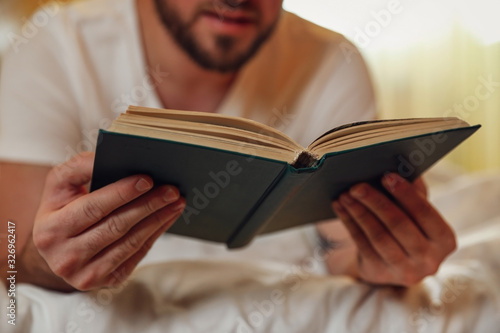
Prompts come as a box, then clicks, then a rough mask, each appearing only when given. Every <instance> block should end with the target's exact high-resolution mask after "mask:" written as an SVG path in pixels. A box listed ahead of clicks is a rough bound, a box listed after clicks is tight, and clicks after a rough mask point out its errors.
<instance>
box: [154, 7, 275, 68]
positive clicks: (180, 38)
mask: <svg viewBox="0 0 500 333" xmlns="http://www.w3.org/2000/svg"><path fill="white" fill-rule="evenodd" d="M236 2H237V1H236ZM234 3H235V1H234V0H212V1H209V2H207V3H206V4H203V5H201V6H200V7H199V8H198V10H197V11H196V13H195V15H193V17H192V18H191V19H190V20H183V19H182V18H181V15H179V14H178V12H177V11H176V9H175V8H174V6H171V5H170V4H169V1H168V0H155V5H156V9H157V12H158V15H159V17H160V20H161V21H162V23H163V25H164V26H165V28H166V29H167V30H168V32H169V33H170V35H171V36H172V37H173V39H174V40H175V42H176V43H177V44H178V45H179V46H180V47H181V48H182V49H183V50H184V51H185V52H186V53H187V54H188V55H189V57H190V58H191V59H192V60H193V61H194V62H196V63H197V64H198V65H199V66H201V67H202V68H204V69H207V70H211V71H217V72H220V73H229V72H235V71H237V70H239V69H240V68H241V67H242V66H243V65H244V64H246V63H247V62H248V61H249V60H250V59H251V58H252V57H253V56H254V55H255V54H256V53H257V51H258V50H259V49H260V48H261V46H262V44H263V43H264V42H265V41H266V40H267V39H268V38H269V37H270V36H271V34H272V32H273V31H274V29H275V27H276V24H277V22H278V17H277V18H276V20H275V21H274V22H273V23H272V24H270V25H269V26H268V27H264V28H263V29H261V30H260V31H258V33H257V35H256V37H255V38H254V40H253V41H252V42H251V43H250V45H249V46H247V47H246V48H245V49H244V50H237V47H238V38H236V37H232V36H227V35H220V34H219V35H215V36H214V38H215V39H214V46H215V49H216V52H210V51H209V50H207V49H206V48H204V47H203V45H202V43H201V42H200V41H199V40H198V39H197V37H196V34H195V32H194V31H193V26H194V24H195V23H196V21H197V19H198V18H199V17H201V15H203V13H204V11H207V10H212V11H213V9H214V8H215V9H217V11H218V12H220V11H222V10H228V11H230V10H234V9H236V8H238V9H244V10H249V11H250V10H253V11H254V12H255V10H254V8H252V6H251V4H250V3H248V2H246V3H243V4H239V5H235V4H234ZM255 16H256V17H257V18H258V17H259V16H258V15H255ZM257 23H258V22H257ZM214 53H215V54H214Z"/></svg>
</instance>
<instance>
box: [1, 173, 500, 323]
mask: <svg viewBox="0 0 500 333" xmlns="http://www.w3.org/2000/svg"><path fill="white" fill-rule="evenodd" d="M429 178H430V183H431V184H432V186H431V199H432V201H433V202H434V203H435V204H436V205H437V207H438V208H439V209H440V211H441V212H442V214H443V215H444V216H445V217H447V219H448V220H449V221H452V222H453V223H452V224H453V225H454V228H455V230H456V233H457V236H458V244H459V248H458V250H457V251H456V252H455V253H454V254H453V255H452V256H450V257H449V258H448V259H447V260H446V262H445V263H444V264H443V265H442V266H441V268H440V270H439V272H438V273H437V274H436V275H435V276H432V277H428V278H426V279H424V280H423V281H422V282H421V283H420V284H418V285H416V286H414V287H412V288H408V289H404V288H392V287H372V286H368V285H366V284H363V283H360V282H358V281H355V280H352V279H350V278H348V277H329V276H327V275H325V268H324V266H323V263H322V259H321V256H319V255H318V253H319V252H318V251H317V246H318V245H317V244H315V242H314V237H313V229H311V228H305V229H301V230H300V231H299V230H290V231H287V232H284V233H279V234H275V235H270V236H265V237H261V238H259V239H258V240H257V241H255V242H254V243H253V244H252V246H250V247H249V248H247V249H245V250H243V251H239V252H229V253H228V252H227V251H225V249H224V248H223V247H222V246H218V245H213V244H206V243H200V242H197V241H193V240H189V239H184V238H180V237H175V236H165V237H163V238H162V239H161V240H160V241H159V242H158V243H157V244H155V246H154V247H153V249H152V251H151V253H150V254H149V255H148V256H147V258H145V260H144V261H143V262H142V263H141V265H140V267H139V268H138V269H137V270H136V271H135V272H134V274H133V276H132V277H131V278H130V279H129V280H127V281H126V282H125V283H124V284H123V285H122V286H120V287H118V288H114V289H101V290H95V291H92V292H86V293H73V294H63V293H57V292H51V291H47V290H44V289H41V288H38V287H34V286H30V285H23V284H20V285H17V286H16V287H17V314H16V315H17V317H16V325H15V326H12V325H9V324H8V323H7V320H8V318H7V317H6V316H5V315H3V316H2V320H1V321H0V331H1V332H36V333H44V332H50V333H63V332H64V333H66V332H72V333H76V332H92V333H99V332H221V333H222V332H238V333H243V332H244V333H247V332H384V333H385V332H397V333H413V332H453V333H455V332H467V333H470V332H480V333H488V332H496V333H498V332H500V201H499V199H500V175H499V174H485V173H482V174H473V175H470V174H468V175H459V174H453V175H452V176H449V172H448V173H446V172H445V173H443V174H441V175H438V177H434V178H432V177H429ZM263 258H265V259H263ZM8 301H9V298H8V297H7V294H6V291H5V290H4V289H2V290H1V291H0V303H1V304H0V307H1V308H2V309H4V310H3V311H4V312H5V313H6V310H5V309H6V307H7V305H8Z"/></svg>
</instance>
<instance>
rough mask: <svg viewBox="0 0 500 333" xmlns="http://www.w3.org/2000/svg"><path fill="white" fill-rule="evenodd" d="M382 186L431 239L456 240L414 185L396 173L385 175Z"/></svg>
mask: <svg viewBox="0 0 500 333" xmlns="http://www.w3.org/2000/svg"><path fill="white" fill-rule="evenodd" d="M382 184H383V186H384V187H385V188H386V189H387V190H388V191H389V192H390V193H391V194H392V195H393V196H394V198H395V199H396V200H397V201H398V202H399V203H400V205H401V206H402V207H403V209H404V210H405V211H406V212H407V213H408V214H409V215H410V217H411V218H412V219H413V221H414V222H415V223H416V224H417V225H418V226H419V227H420V229H421V230H422V231H423V232H424V233H425V235H426V236H427V237H428V238H429V239H431V240H434V241H439V240H440V239H448V238H450V237H453V238H454V235H453V231H452V230H451V228H450V227H449V226H448V224H447V223H446V222H445V220H444V219H443V218H442V217H441V215H440V214H439V213H438V212H437V210H436V209H434V207H433V206H432V205H431V204H430V203H429V201H428V200H427V199H426V198H425V197H424V196H423V195H422V194H421V193H419V192H418V191H417V190H416V189H415V188H414V187H413V186H412V184H410V183H409V182H408V181H406V180H405V179H403V178H402V177H401V176H399V175H397V174H394V173H391V174H387V175H385V176H384V177H383V178H382Z"/></svg>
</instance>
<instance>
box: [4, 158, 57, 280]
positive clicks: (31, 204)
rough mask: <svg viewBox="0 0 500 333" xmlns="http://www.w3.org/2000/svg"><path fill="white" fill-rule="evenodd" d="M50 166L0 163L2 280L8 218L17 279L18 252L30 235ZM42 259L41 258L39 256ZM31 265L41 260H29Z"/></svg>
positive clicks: (5, 262) (5, 266)
mask: <svg viewBox="0 0 500 333" xmlns="http://www.w3.org/2000/svg"><path fill="white" fill-rule="evenodd" d="M50 169H51V168H50V167H49V166H41V165H29V164H18V163H7V162H1V163H0V221H1V225H2V228H3V230H0V235H2V236H3V237H1V238H0V275H1V278H2V281H5V275H6V274H7V271H8V270H11V269H7V255H8V252H7V234H6V233H7V222H8V221H11V222H13V223H15V225H16V229H15V231H16V233H15V244H14V245H15V250H16V251H15V259H16V270H17V271H18V275H17V278H18V281H20V280H22V277H23V273H22V271H23V269H22V268H21V266H22V264H21V262H22V260H21V255H22V252H23V249H24V248H25V246H26V244H27V242H29V239H30V238H31V231H32V230H33V221H34V219H35V215H36V211H37V208H38V204H39V202H40V197H41V195H42V191H43V186H44V183H45V177H46V176H47V174H48V173H49V171H50ZM40 259H41V258H40ZM32 263H33V264H34V265H37V266H38V265H39V264H44V263H45V262H44V261H43V260H42V261H41V262H32Z"/></svg>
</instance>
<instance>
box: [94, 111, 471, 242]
mask: <svg viewBox="0 0 500 333" xmlns="http://www.w3.org/2000/svg"><path fill="white" fill-rule="evenodd" d="M479 127H480V125H475V126H470V125H469V124H467V123H466V122H465V121H462V120H460V119H458V118H413V119H392V120H375V121H368V122H359V123H353V124H348V125H344V126H340V127H337V128H334V129H332V130H330V131H328V132H327V133H325V134H323V135H321V136H320V137H319V138H317V139H316V140H315V141H314V142H312V143H311V144H310V145H309V146H308V147H307V148H305V147H301V146H300V145H299V144H297V143H296V142H294V141H293V140H292V139H291V138H289V137H287V136H286V135H285V134H283V133H281V132H280V131H278V130H276V129H274V128H271V127H269V126H266V125H263V124H260V123H257V122H255V121H252V120H248V119H244V118H238V117H230V116H224V115H220V114H213V113H204V112H190V111H176V110H163V109H150V108H143V107H134V106H131V107H129V109H128V110H127V112H126V113H124V114H122V115H120V116H119V117H118V118H117V119H116V120H115V121H114V122H113V124H112V125H111V127H110V128H109V129H107V130H101V131H100V133H99V138H98V144H97V149H96V155H95V162H94V171H93V177H92V185H91V190H96V189H98V188H101V187H103V186H106V185H108V184H110V183H112V182H115V181H117V180H119V179H121V178H123V177H127V176H130V175H133V174H148V175H150V176H151V177H152V178H153V180H154V182H155V184H171V185H175V186H177V187H178V188H179V190H180V192H181V194H182V195H183V196H184V197H185V198H186V209H185V211H184V212H183V214H182V215H181V217H180V218H179V219H178V220H177V221H176V222H175V224H174V225H173V226H172V227H171V228H170V229H169V231H168V232H170V233H174V234H178V235H184V236H188V237H194V238H199V239H204V240H209V241H214V242H221V243H226V244H227V246H228V247H229V248H238V247H242V246H245V245H247V244H248V243H249V242H250V241H251V240H252V239H253V238H254V237H255V236H257V235H260V234H265V233H270V232H274V231H278V230H283V229H286V228H291V227H295V226H299V225H303V224H307V223H312V222H316V221H320V220H324V219H328V218H333V217H335V215H334V212H333V210H332V208H331V202H332V200H334V199H336V198H337V197H338V196H339V195H340V194H341V193H342V192H344V191H346V190H348V189H349V187H351V186H352V185H354V184H356V183H359V182H369V183H371V184H373V185H375V186H377V187H379V181H380V178H381V177H382V176H383V175H384V174H386V173H388V172H398V173H399V174H400V175H401V176H403V177H405V178H407V179H408V180H410V181H412V180H414V179H415V178H417V177H418V176H420V175H421V174H422V173H423V172H424V171H425V170H426V169H428V168H429V167H430V166H431V165H432V164H434V163H435V162H436V161H438V160H439V159H440V158H442V157H443V156H444V155H445V154H447V153H448V152H449V151H451V150H452V149H453V148H455V147H456V146H457V145H459V144H460V143H461V142H462V141H464V140H465V139H466V138H468V137H469V136H470V135H472V134H473V133H474V132H475V131H476V130H477V129H478V128H479Z"/></svg>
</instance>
